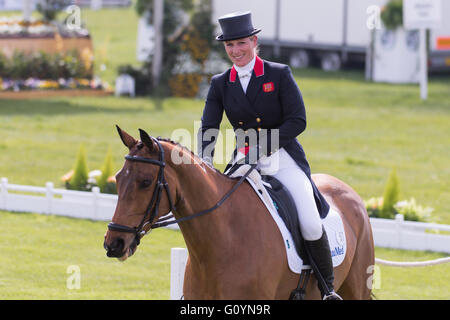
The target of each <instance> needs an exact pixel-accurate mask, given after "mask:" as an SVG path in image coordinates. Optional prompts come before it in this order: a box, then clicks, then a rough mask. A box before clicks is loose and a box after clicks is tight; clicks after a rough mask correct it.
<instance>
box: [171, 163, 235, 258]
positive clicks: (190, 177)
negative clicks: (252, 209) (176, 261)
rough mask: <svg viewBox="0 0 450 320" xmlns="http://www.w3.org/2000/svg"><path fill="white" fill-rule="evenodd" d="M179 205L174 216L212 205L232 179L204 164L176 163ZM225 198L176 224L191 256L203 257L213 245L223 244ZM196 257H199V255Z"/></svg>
mask: <svg viewBox="0 0 450 320" xmlns="http://www.w3.org/2000/svg"><path fill="white" fill-rule="evenodd" d="M176 170H177V177H178V185H179V189H180V190H179V191H177V192H178V196H179V197H180V199H179V202H180V203H179V205H178V206H177V212H176V213H175V216H176V218H181V217H185V216H191V215H193V214H195V213H198V212H201V211H203V210H205V209H209V208H212V207H213V206H215V205H216V204H217V202H218V201H219V200H220V199H221V198H222V197H223V196H224V195H225V194H226V193H227V192H228V191H229V190H230V189H231V188H232V186H233V185H234V183H235V182H233V181H232V180H231V179H229V178H227V177H225V176H223V175H222V174H220V173H219V172H216V171H215V170H214V169H211V168H209V167H208V166H207V165H206V164H204V163H198V164H194V165H180V166H177V169H176ZM229 205H230V203H229V199H228V200H227V201H225V202H224V203H223V204H222V205H221V206H220V207H219V208H217V209H215V210H213V211H211V212H209V213H207V214H206V215H204V216H201V217H198V218H193V219H192V220H188V221H185V222H182V223H180V225H179V227H180V230H181V232H182V233H183V237H184V239H185V241H186V245H187V246H188V249H189V252H190V255H191V259H192V258H194V259H195V256H197V257H204V256H205V252H208V253H211V252H212V251H214V252H216V251H217V250H211V249H212V248H213V247H215V248H217V247H223V246H225V245H226V239H227V238H228V237H229V233H230V232H231V229H230V223H229V220H230V219H231V218H232V212H230V211H231V210H228V209H227V208H228V207H229ZM199 259H200V258H199Z"/></svg>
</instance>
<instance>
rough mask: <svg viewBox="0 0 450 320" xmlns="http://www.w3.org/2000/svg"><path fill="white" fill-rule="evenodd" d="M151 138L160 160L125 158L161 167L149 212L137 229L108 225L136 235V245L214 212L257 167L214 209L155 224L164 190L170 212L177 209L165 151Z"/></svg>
mask: <svg viewBox="0 0 450 320" xmlns="http://www.w3.org/2000/svg"><path fill="white" fill-rule="evenodd" d="M151 138H152V139H153V141H155V142H156V143H157V145H158V148H159V160H155V159H149V158H145V157H138V156H130V155H126V156H125V159H126V160H129V161H134V162H143V163H149V164H153V165H157V166H159V172H158V180H157V181H156V187H155V190H154V191H153V195H152V198H151V200H150V203H149V205H148V207H147V211H146V212H145V215H144V217H143V218H142V220H141V222H140V223H139V225H138V226H137V227H134V228H132V227H128V226H125V225H121V224H117V223H114V222H110V223H109V224H108V229H109V230H110V231H118V232H125V233H133V234H134V235H135V241H136V245H139V243H140V240H141V238H142V237H143V236H145V235H146V234H147V233H149V232H150V231H151V230H152V229H156V228H160V227H164V226H167V225H171V224H174V223H180V222H183V221H187V220H191V219H194V218H197V217H199V216H202V215H205V214H207V213H209V212H211V211H214V210H215V209H217V208H218V207H220V206H221V205H222V203H223V202H225V200H226V199H228V198H229V197H230V195H231V194H232V193H233V192H234V191H235V190H236V189H237V188H238V187H239V186H240V185H241V184H242V182H244V180H245V179H246V178H247V177H248V175H249V174H250V172H251V171H252V170H253V169H254V168H255V167H256V164H252V165H251V167H250V169H249V170H248V171H247V172H246V173H245V174H244V175H243V176H242V177H241V178H240V179H239V181H238V182H237V183H236V184H235V185H234V186H233V188H231V190H229V191H228V192H227V193H226V194H225V195H224V196H223V197H222V199H220V200H219V201H218V202H217V203H216V204H215V205H214V206H213V207H211V208H209V209H206V210H203V211H200V212H198V213H195V214H192V215H189V216H185V217H182V218H179V219H176V220H171V221H166V220H169V219H171V218H173V215H170V216H165V217H163V218H160V219H159V220H158V221H156V222H155V223H153V220H154V219H155V217H158V209H159V203H160V201H161V195H162V191H163V189H164V190H166V194H167V198H168V199H169V205H170V211H171V212H175V211H176V208H175V206H174V205H173V202H172V197H171V195H170V190H169V185H168V183H167V182H166V179H165V177H164V168H165V167H166V163H165V161H164V149H163V148H162V147H161V144H160V143H159V141H158V139H155V138H153V137H151ZM152 208H153V210H152ZM147 218H148V219H147ZM147 225H150V228H149V229H148V230H145V229H144V228H145V227H146V226H147Z"/></svg>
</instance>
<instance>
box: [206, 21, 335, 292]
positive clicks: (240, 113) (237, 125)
mask: <svg viewBox="0 0 450 320" xmlns="http://www.w3.org/2000/svg"><path fill="white" fill-rule="evenodd" d="M219 24H220V27H221V29H222V34H220V35H219V36H217V37H216V40H218V41H222V42H223V43H224V46H225V50H226V52H227V54H228V57H229V59H230V60H231V62H232V63H233V66H232V68H231V69H228V70H226V71H225V72H223V73H222V74H218V75H215V76H214V77H213V78H212V80H211V85H210V88H209V92H208V96H207V98H206V103H205V108H204V110H203V116H202V125H201V128H200V130H199V133H198V134H199V144H198V145H199V150H198V154H199V156H200V157H202V158H203V160H204V161H206V162H208V163H209V164H211V165H212V159H213V156H214V145H215V142H216V138H217V134H218V130H219V127H220V123H221V121H222V116H223V112H224V111H225V114H226V115H227V118H228V120H229V121H230V123H231V124H232V126H233V129H234V131H235V133H236V138H237V148H236V150H235V152H234V159H236V158H237V155H238V152H237V150H241V152H243V153H244V154H246V155H247V158H246V159H247V160H249V159H253V161H256V163H257V165H258V167H257V168H259V170H260V172H261V174H263V175H271V176H274V177H275V178H276V179H278V180H279V181H281V183H283V184H284V186H285V187H286V188H287V189H288V190H289V191H290V193H291V195H292V197H293V198H294V201H295V204H296V207H297V212H298V216H299V221H300V229H301V232H302V235H303V238H304V239H305V243H306V245H307V246H308V248H309V251H310V252H311V256H312V259H313V260H314V262H315V264H316V265H317V267H318V269H319V272H320V274H321V275H322V277H323V278H324V280H325V284H326V287H324V286H323V285H322V284H321V283H320V282H319V289H320V291H321V295H322V297H323V298H324V299H333V300H339V299H341V298H340V297H339V296H338V295H337V294H336V293H335V292H334V289H333V281H334V275H333V264H332V260H331V252H330V248H329V244H328V239H327V235H326V232H325V231H324V228H323V226H322V221H321V218H324V217H325V216H326V215H327V213H328V211H329V205H328V204H327V202H326V200H325V199H324V198H323V196H322V195H321V194H320V192H319V190H318V189H317V187H316V186H315V184H314V182H313V181H312V180H311V170H310V167H309V164H308V162H307V160H306V156H305V152H304V151H303V148H302V146H301V145H300V143H299V142H298V141H297V139H296V137H297V136H298V135H299V134H301V133H302V132H303V131H304V130H305V128H306V112H305V106H304V104H303V99H302V96H301V93H300V90H299V88H298V86H297V84H296V82H295V80H294V78H293V76H292V73H291V70H290V68H289V67H288V66H287V65H283V64H278V63H274V62H269V61H264V60H262V59H261V58H259V57H258V55H257V45H258V38H257V36H256V34H257V33H258V32H260V31H261V29H255V28H254V27H253V24H252V20H251V13H250V12H240V13H232V14H228V15H225V16H223V17H220V18H219ZM251 137H256V139H251ZM273 140H276V141H273ZM251 161H252V160H251ZM229 166H230V165H229Z"/></svg>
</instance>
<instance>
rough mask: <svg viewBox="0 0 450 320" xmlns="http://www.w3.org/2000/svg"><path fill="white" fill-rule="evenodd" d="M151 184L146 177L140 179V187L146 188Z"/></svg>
mask: <svg viewBox="0 0 450 320" xmlns="http://www.w3.org/2000/svg"><path fill="white" fill-rule="evenodd" d="M151 184H152V182H151V181H150V180H148V179H145V180H142V182H141V184H140V187H141V188H147V187H149V186H150V185H151Z"/></svg>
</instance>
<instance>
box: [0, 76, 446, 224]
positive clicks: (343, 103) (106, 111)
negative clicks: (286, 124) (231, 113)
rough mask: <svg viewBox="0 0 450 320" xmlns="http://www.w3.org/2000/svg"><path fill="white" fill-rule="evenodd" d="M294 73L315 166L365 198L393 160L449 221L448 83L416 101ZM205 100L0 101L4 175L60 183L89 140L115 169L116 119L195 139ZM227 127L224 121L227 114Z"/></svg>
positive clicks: (404, 90)
mask: <svg viewBox="0 0 450 320" xmlns="http://www.w3.org/2000/svg"><path fill="white" fill-rule="evenodd" d="M338 75H339V78H338ZM296 76H297V80H298V82H299V86H300V88H301V90H302V93H303V96H304V100H305V104H306V108H307V117H308V128H307V130H306V131H305V132H304V133H303V134H302V135H301V136H300V137H299V140H300V142H301V143H302V144H303V146H304V148H305V151H306V154H307V157H308V160H309V162H310V165H311V168H312V171H313V172H325V173H329V174H331V175H334V176H336V177H338V178H340V179H342V180H343V181H345V182H346V183H348V184H350V185H351V186H352V187H353V188H354V189H355V190H356V191H357V192H358V193H359V194H360V195H361V197H362V198H364V199H368V198H370V197H374V196H381V195H382V194H383V189H384V186H385V183H386V181H387V178H388V175H389V172H390V171H391V170H392V168H394V167H396V168H397V174H398V177H399V182H400V199H408V198H410V197H415V198H416V199H417V202H418V204H420V205H422V206H430V207H433V208H434V212H433V213H432V220H433V221H435V222H439V223H447V224H449V223H450V215H449V212H450V201H449V199H450V188H449V183H450V167H449V166H448V161H449V159H450V148H449V147H450V127H449V126H448V123H449V120H450V115H449V111H450V99H448V97H450V95H449V93H450V92H449V87H448V85H447V84H446V83H443V82H442V81H439V80H436V81H434V80H431V81H430V99H429V100H428V101H426V102H422V101H420V99H419V97H418V90H419V89H418V88H417V86H392V85H387V84H374V83H368V82H364V81H362V79H359V78H357V76H358V74H357V75H355V74H353V73H350V74H349V75H347V74H346V72H340V73H338V74H335V75H334V77H331V78H328V77H327V74H323V73H322V72H320V71H315V70H305V71H298V72H297V73H296ZM355 77H356V79H355ZM356 80H361V81H356ZM203 105H204V102H203V101H201V100H193V99H178V98H170V99H166V100H165V101H164V106H163V111H159V110H156V108H155V105H154V103H153V102H152V100H151V99H144V98H139V99H127V98H120V99H117V98H115V97H107V98H92V97H80V98H53V99H42V100H35V101H25V100H24V101H8V100H2V101H0V121H1V123H2V126H1V127H0V135H1V137H2V140H1V141H0V150H1V151H2V152H0V176H2V177H8V178H9V180H10V182H11V183H20V184H31V185H44V184H45V182H47V181H53V182H55V184H56V185H60V182H59V180H60V177H61V176H62V175H63V174H65V173H66V172H67V171H69V170H70V169H71V168H72V167H73V164H74V161H75V156H76V153H77V150H78V148H79V145H80V144H81V143H84V145H85V146H86V151H87V157H88V169H90V170H93V169H97V168H100V166H101V164H102V161H103V159H104V156H105V154H106V151H107V148H108V146H111V148H112V150H113V157H114V163H115V168H116V169H119V168H120V167H121V165H122V163H123V155H124V154H125V153H126V148H125V147H124V146H123V145H122V143H121V141H120V139H119V138H118V136H117V134H116V131H115V128H114V125H115V124H118V125H120V126H121V127H122V128H123V129H125V130H127V131H129V133H131V134H133V135H137V129H138V128H143V129H145V130H147V131H148V132H149V133H150V134H151V135H154V136H163V137H171V135H172V133H173V132H174V130H175V129H180V128H183V129H187V130H188V131H189V132H191V134H192V141H193V140H194V137H195V135H194V121H198V120H199V119H200V117H201V114H202V109H203ZM223 127H224V128H229V124H228V123H227V121H224V126H223ZM192 141H191V142H192ZM182 144H184V145H185V146H188V147H189V146H192V145H193V143H189V141H182ZM223 167H224V165H221V166H219V168H220V169H223Z"/></svg>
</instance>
